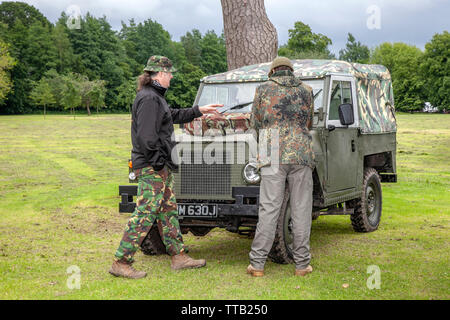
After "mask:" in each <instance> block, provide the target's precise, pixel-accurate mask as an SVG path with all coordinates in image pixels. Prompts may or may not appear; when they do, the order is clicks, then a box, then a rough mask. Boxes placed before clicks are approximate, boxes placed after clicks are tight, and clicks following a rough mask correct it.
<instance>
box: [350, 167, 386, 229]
mask: <svg viewBox="0 0 450 320" xmlns="http://www.w3.org/2000/svg"><path fill="white" fill-rule="evenodd" d="M381 209H382V193H381V182H380V176H379V175H378V173H377V171H376V170H375V169H373V168H367V169H365V170H364V180H363V191H362V195H361V198H359V199H356V201H355V205H354V212H353V214H352V215H350V220H351V222H352V226H353V229H354V230H355V231H356V232H372V231H375V230H377V229H378V225H379V224H380V220H381Z"/></svg>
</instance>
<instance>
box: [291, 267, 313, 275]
mask: <svg viewBox="0 0 450 320" xmlns="http://www.w3.org/2000/svg"><path fill="white" fill-rule="evenodd" d="M311 272H313V268H312V266H311V265H309V266H307V267H306V268H305V269H295V275H296V276H302V277H304V276H306V275H307V274H308V273H311Z"/></svg>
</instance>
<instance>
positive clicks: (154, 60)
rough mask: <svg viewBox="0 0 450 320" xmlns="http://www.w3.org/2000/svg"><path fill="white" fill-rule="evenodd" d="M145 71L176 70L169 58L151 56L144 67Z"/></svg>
mask: <svg viewBox="0 0 450 320" xmlns="http://www.w3.org/2000/svg"><path fill="white" fill-rule="evenodd" d="M144 71H153V72H159V71H162V72H176V71H177V69H175V68H174V67H173V65H172V61H170V59H169V58H167V57H163V56H151V57H150V58H149V59H148V61H147V66H146V67H145V68H144Z"/></svg>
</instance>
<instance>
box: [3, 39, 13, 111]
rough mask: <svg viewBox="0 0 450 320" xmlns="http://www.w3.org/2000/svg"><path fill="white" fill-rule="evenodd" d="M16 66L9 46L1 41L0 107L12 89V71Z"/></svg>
mask: <svg viewBox="0 0 450 320" xmlns="http://www.w3.org/2000/svg"><path fill="white" fill-rule="evenodd" d="M15 64H16V60H15V59H14V58H12V57H11V56H10V54H9V51H8V45H7V44H6V43H4V42H3V41H1V40H0V105H2V104H3V103H4V101H5V98H6V96H7V94H8V93H9V92H10V91H11V89H12V82H11V75H10V70H11V69H12V68H13V67H14V65H15Z"/></svg>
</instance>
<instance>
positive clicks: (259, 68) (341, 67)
mask: <svg viewBox="0 0 450 320" xmlns="http://www.w3.org/2000/svg"><path fill="white" fill-rule="evenodd" d="M291 61H292V64H293V65H294V74H295V76H297V77H299V78H323V77H325V76H327V75H330V74H341V75H353V76H355V77H356V78H363V79H380V80H381V79H386V80H390V79H391V76H390V74H389V70H388V69H387V68H386V67H384V66H382V65H376V64H360V63H350V62H347V61H341V60H318V59H303V60H291ZM270 64H271V62H266V63H260V64H254V65H250V66H245V67H241V68H238V69H234V70H231V71H227V72H224V73H219V74H214V75H211V76H207V77H204V78H203V79H201V80H200V81H201V82H203V83H225V82H253V81H255V82H256V81H258V82H260V81H266V80H268V76H267V74H268V73H269V68H270Z"/></svg>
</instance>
